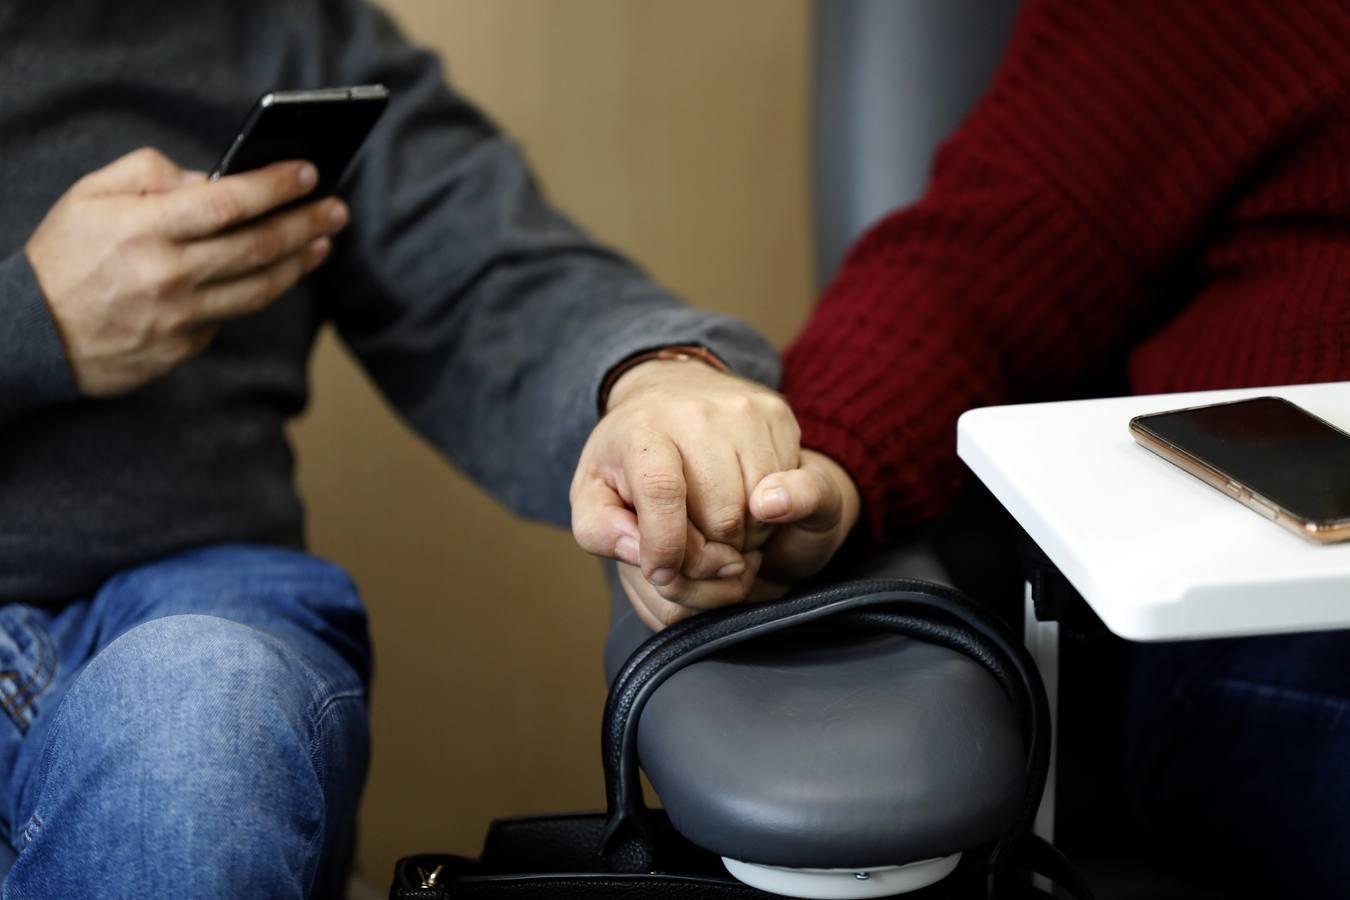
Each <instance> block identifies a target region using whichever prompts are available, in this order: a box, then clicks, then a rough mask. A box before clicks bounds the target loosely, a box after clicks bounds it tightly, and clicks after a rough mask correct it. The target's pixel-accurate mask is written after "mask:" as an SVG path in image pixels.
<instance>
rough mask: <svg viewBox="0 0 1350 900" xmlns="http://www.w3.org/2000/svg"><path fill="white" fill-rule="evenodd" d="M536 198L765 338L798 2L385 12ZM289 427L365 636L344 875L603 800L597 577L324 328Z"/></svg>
mask: <svg viewBox="0 0 1350 900" xmlns="http://www.w3.org/2000/svg"><path fill="white" fill-rule="evenodd" d="M387 5H388V6H389V7H390V8H391V9H392V10H393V11H394V12H395V14H396V15H397V17H398V18H399V19H400V20H401V21H402V22H403V23H404V25H405V27H406V29H407V30H408V32H409V33H410V34H411V36H412V37H413V38H414V39H415V40H417V41H418V42H421V43H425V44H429V45H431V46H433V47H435V48H436V49H437V50H439V51H440V52H441V53H442V55H443V57H444V58H445V59H447V60H448V63H449V67H450V74H451V77H452V79H453V80H454V81H455V82H456V83H457V84H458V86H459V87H460V88H461V89H463V90H464V91H465V92H466V93H468V94H469V95H470V96H471V97H473V98H475V99H476V100H477V101H478V102H480V103H481V104H482V105H483V106H485V107H486V108H487V109H488V110H489V111H490V112H491V113H492V115H493V116H494V117H495V118H496V120H497V121H498V122H499V123H501V124H502V125H503V126H504V127H505V128H506V129H507V130H508V131H510V132H511V133H512V134H514V135H515V136H516V137H517V138H518V139H519V140H520V142H521V143H522V144H523V145H524V147H525V148H526V149H527V151H528V154H529V156H530V158H531V160H532V162H533V163H534V165H535V166H536V169H537V171H538V173H539V174H540V176H541V177H542V181H543V183H544V185H545V187H546V189H547V191H548V192H549V194H550V196H551V197H552V198H553V199H554V200H555V201H556V202H557V203H558V204H559V205H560V206H562V207H563V208H564V209H566V210H568V211H569V212H570V213H571V214H572V215H573V216H574V217H575V218H576V219H577V220H579V221H580V222H581V223H582V224H583V225H585V226H586V227H587V228H588V229H590V230H591V232H592V233H594V234H595V235H597V236H598V237H599V238H601V239H603V240H605V241H607V242H609V243H611V244H614V245H617V246H618V247H620V248H622V249H623V250H625V251H626V252H628V253H629V254H631V255H632V256H634V257H635V258H636V259H637V260H638V261H639V262H641V263H642V264H643V265H644V266H645V267H646V268H647V269H648V271H649V272H651V273H653V275H654V276H655V277H656V278H657V279H658V280H660V281H662V282H663V283H665V284H667V285H668V286H670V287H673V288H674V289H676V290H677V291H679V292H680V293H682V294H683V295H684V296H686V297H688V298H689V299H690V300H691V301H692V302H694V303H696V304H697V305H700V306H705V307H709V308H714V309H719V310H727V311H731V312H733V313H734V314H737V315H739V316H741V317H743V318H745V319H747V320H749V321H751V322H753V323H754V324H755V325H757V326H758V327H759V328H761V329H762V330H763V331H764V332H766V333H767V334H768V335H769V336H770V337H771V338H773V339H774V340H775V341H777V342H779V343H780V344H781V343H782V342H783V341H784V340H785V339H786V338H788V337H789V336H790V335H791V333H792V332H793V331H794V329H795V328H796V327H797V326H798V325H799V324H800V322H801V321H802V319H803V318H804V316H805V313H806V310H807V307H808V305H809V303H810V299H811V294H810V285H811V271H810V264H809V258H810V253H809V229H808V212H809V211H808V192H807V189H806V176H807V164H806V149H805V136H806V127H807V121H806V116H807V109H806V100H805V97H806V83H807V68H806V66H807V39H808V35H807V22H808V17H807V11H806V4H805V0H736V2H726V0H682V2H678V3H668V2H657V0H390V2H389V3H388V4H387ZM314 382H315V389H316V400H315V404H314V407H313V409H312V411H311V413H310V414H309V415H308V416H307V417H306V418H305V419H304V420H303V421H302V422H301V423H300V424H299V425H298V426H297V428H296V429H295V440H296V443H297V445H298V450H299V459H300V482H301V487H302V490H303V492H304V494H305V497H306V500H307V502H308V505H309V529H310V537H311V542H312V546H313V548H314V549H315V550H316V551H317V552H319V553H321V554H323V555H326V556H329V557H331V558H333V559H336V560H338V561H339V562H341V563H343V564H344V565H346V566H347V567H348V568H349V569H350V570H351V571H352V572H353V574H354V575H355V576H356V579H357V581H358V582H359V583H360V584H361V586H362V589H363V591H364V594H365V597H366V601H367V604H368V605H369V608H370V611H371V616H372V620H373V628H374V633H375V645H376V654H377V673H376V684H375V698H374V710H373V719H374V731H375V740H376V746H375V760H374V768H373V771H372V773H371V778H370V782H369V785H368V787H367V793H366V802H365V807H364V810H363V814H362V839H361V859H360V863H361V866H362V869H363V870H364V871H365V872H366V873H367V876H368V877H369V878H370V880H371V881H373V882H375V883H376V884H378V885H380V886H383V884H384V883H385V879H386V878H387V877H388V873H389V871H390V866H391V865H392V862H393V860H394V859H395V858H396V857H397V856H399V855H402V854H406V853H410V852H414V851H418V850H428V849H438V850H452V851H456V852H461V853H469V854H476V853H477V852H478V850H479V842H480V840H481V837H482V834H483V831H484V829H485V828H486V825H487V822H488V820H489V819H490V818H492V817H494V816H499V815H507V814H512V813H526V812H542V811H548V810H567V809H583V808H599V807H600V806H601V805H602V804H603V795H602V791H601V779H600V766H599V753H598V743H599V742H598V734H599V724H598V723H599V715H600V708H601V705H602V703H603V700H604V685H603V682H602V675H601V668H600V653H601V646H602V642H603V637H604V631H605V619H606V606H607V601H606V597H605V594H604V586H603V582H602V579H601V576H600V574H599V568H598V566H597V564H596V563H595V562H594V561H593V560H591V559H590V558H588V557H586V556H584V555H583V554H582V553H581V552H580V551H578V550H577V549H576V548H575V546H574V545H573V544H572V543H571V539H570V536H569V535H567V534H566V533H564V532H560V531H557V530H553V529H549V528H545V527H542V526H539V525H534V524H526V523H522V522H519V521H516V520H513V519H512V518H511V517H510V516H508V515H507V514H506V513H504V512H502V511H501V510H500V509H498V508H497V507H496V506H494V505H493V503H492V502H491V500H490V499H489V498H487V497H486V496H485V495H483V494H482V492H481V491H479V490H478V489H477V488H475V487H473V486H472V485H471V484H469V483H468V482H466V481H465V480H464V479H463V478H461V477H460V476H458V475H457V474H455V473H453V472H452V471H451V470H450V469H449V468H448V467H447V466H445V465H444V464H443V463H442V462H441V461H440V460H439V459H438V458H437V457H436V456H435V455H434V454H433V453H432V451H431V450H429V449H428V448H427V446H426V445H425V444H423V443H421V442H420V441H419V440H418V439H417V438H416V437H415V436H413V435H411V434H410V433H409V432H408V431H407V430H406V429H405V428H404V427H403V426H402V425H401V424H399V423H398V422H397V421H396V420H395V419H394V418H393V416H392V415H391V414H390V413H389V412H388V411H387V410H386V409H385V408H384V407H383V405H382V403H381V402H380V401H379V400H378V399H377V398H376V397H375V396H374V394H373V393H372V392H371V390H370V389H369V387H368V386H367V384H366V383H365V381H364V379H363V377H362V376H361V375H360V374H359V373H358V372H357V371H356V370H355V369H354V368H353V367H352V366H351V365H350V363H349V362H348V360H347V358H346V356H345V354H343V353H342V351H341V350H339V349H338V347H337V345H336V344H335V343H334V342H333V341H331V339H328V338H325V340H324V341H323V343H322V346H321V349H320V352H319V354H318V358H317V360H316V362H315V367H314Z"/></svg>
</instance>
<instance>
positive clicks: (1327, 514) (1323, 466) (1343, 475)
mask: <svg viewBox="0 0 1350 900" xmlns="http://www.w3.org/2000/svg"><path fill="white" fill-rule="evenodd" d="M1130 434H1131V435H1132V436H1133V437H1134V439H1135V440H1136V441H1138V442H1139V443H1140V444H1141V445H1143V446H1144V447H1147V448H1148V449H1149V450H1152V451H1153V452H1154V453H1157V454H1158V455H1159V456H1161V457H1163V458H1164V459H1166V460H1168V461H1169V462H1171V463H1174V464H1176V465H1177V466H1179V467H1180V468H1182V469H1184V470H1185V471H1187V472H1189V473H1190V474H1192V475H1194V476H1196V477H1197V478H1199V479H1200V480H1202V481H1204V482H1205V483H1206V484H1208V485H1210V486H1211V487H1214V488H1216V489H1218V490H1220V491H1222V492H1223V493H1225V494H1227V495H1228V496H1229V497H1232V498H1233V499H1234V500H1237V501H1238V502H1239V503H1242V504H1243V505H1245V506H1247V507H1248V508H1249V509H1252V510H1254V511H1255V512H1257V513H1259V514H1260V515H1262V516H1264V517H1265V518H1267V519H1270V520H1271V521H1273V522H1276V523H1277V524H1279V525H1282V526H1284V527H1285V528H1287V529H1289V530H1290V531H1292V532H1294V533H1295V534H1297V535H1299V536H1300V537H1302V538H1306V539H1307V540H1311V541H1316V542H1318V543H1332V542H1335V541H1343V540H1346V539H1350V434H1346V433H1345V432H1344V431H1341V430H1340V429H1339V428H1336V427H1335V426H1334V425H1331V424H1330V423H1328V422H1324V421H1323V420H1321V419H1319V418H1318V417H1317V416H1314V415H1313V414H1312V413H1310V412H1308V411H1306V410H1304V409H1302V408H1300V407H1298V406H1296V405H1294V404H1293V403H1290V402H1289V401H1288V400H1284V399H1282V398H1280V397H1258V398H1255V399H1252V400H1240V401H1237V402H1234V403H1219V404H1215V405H1212V406H1197V407H1193V408H1191V409H1180V410H1173V411H1170V412H1162V413H1155V414H1153V415H1146V416H1137V417H1135V418H1134V419H1132V420H1130Z"/></svg>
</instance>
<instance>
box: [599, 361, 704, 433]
mask: <svg viewBox="0 0 1350 900" xmlns="http://www.w3.org/2000/svg"><path fill="white" fill-rule="evenodd" d="M690 368H695V369H712V370H713V371H716V372H719V373H722V374H729V373H730V369H729V368H728V367H727V365H726V363H724V362H722V360H720V359H718V358H717V357H716V356H715V355H713V353H711V352H710V351H708V350H705V349H704V348H702V347H698V346H694V345H686V346H675V347H662V348H659V349H656V350H651V351H648V352H645V353H638V354H636V355H634V356H630V357H628V358H627V359H625V360H624V361H623V362H621V363H619V364H618V365H617V366H615V367H614V368H613V369H610V371H609V373H608V374H607V375H606V376H605V380H604V383H603V384H602V385H601V386H600V398H599V400H600V414H601V415H602V416H603V415H604V414H605V413H606V412H608V411H609V410H611V409H613V408H614V407H615V406H617V405H618V404H619V403H622V402H623V401H624V400H625V399H626V398H627V397H628V396H630V395H631V394H632V393H634V391H635V390H637V389H639V388H640V387H641V386H642V385H643V384H646V383H650V382H651V381H652V380H653V379H654V378H655V379H658V380H659V378H660V377H661V373H679V372H683V371H688V370H689V369H690Z"/></svg>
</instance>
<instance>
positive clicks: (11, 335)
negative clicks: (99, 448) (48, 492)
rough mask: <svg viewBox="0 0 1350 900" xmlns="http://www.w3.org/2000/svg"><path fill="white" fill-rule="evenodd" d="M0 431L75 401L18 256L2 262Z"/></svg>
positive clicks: (52, 331)
mask: <svg viewBox="0 0 1350 900" xmlns="http://www.w3.org/2000/svg"><path fill="white" fill-rule="evenodd" d="M0 306H3V307H4V310H5V318H6V322H5V325H4V327H3V328H0V427H4V426H6V425H8V424H9V423H10V422H12V421H13V420H14V419H16V418H18V417H20V416H22V415H25V414H27V413H30V412H34V411H36V410H39V409H42V408H44V407H47V406H51V405H53V404H56V403H61V402H63V401H66V400H70V399H73V398H74V397H75V395H76V392H75V384H74V381H73V379H72V378H71V373H70V366H69V365H68V364H67V363H66V356H65V351H64V350H63V348H62V345H61V338H60V336H59V335H58V333H57V330H56V325H55V324H54V323H53V321H52V317H51V312H50V311H49V310H48V308H47V304H46V301H45V300H43V298H42V291H41V289H40V288H39V287H38V283H37V279H36V277H35V276H34V275H33V269H32V267H31V266H30V265H29V263H28V257H27V256H26V255H25V254H24V252H23V251H22V250H20V251H17V252H16V253H14V254H13V255H12V256H9V257H7V258H5V259H2V260H0Z"/></svg>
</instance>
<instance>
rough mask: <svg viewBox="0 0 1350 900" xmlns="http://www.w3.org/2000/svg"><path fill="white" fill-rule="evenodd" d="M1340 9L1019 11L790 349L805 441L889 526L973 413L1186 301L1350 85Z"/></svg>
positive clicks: (1022, 395)
mask: <svg viewBox="0 0 1350 900" xmlns="http://www.w3.org/2000/svg"><path fill="white" fill-rule="evenodd" d="M1345 19H1346V14H1345V10H1344V7H1343V6H1336V5H1335V4H1330V3H1311V4H1298V5H1296V8H1284V7H1281V8H1280V10H1278V11H1277V10H1275V9H1274V8H1273V7H1271V6H1269V5H1268V4H1263V3H1261V2H1244V3H1226V2H1225V3H1220V2H1214V3H1186V4H1176V3H1170V2H1161V0H1158V2H1141V3H1131V4H1120V3H1116V2H1112V0H1072V2H1059V0H1037V2H1032V3H1029V4H1028V5H1027V6H1026V7H1025V8H1024V10H1023V11H1022V13H1021V15H1020V18H1019V20H1018V23H1017V26H1016V28H1015V30H1014V34H1013V37H1012V39H1011V43H1010V45H1009V47H1008V50H1007V52H1006V55H1005V58H1004V61H1003V63H1002V65H1001V67H1000V69H999V72H998V74H997V75H996V78H995V80H994V83H993V85H992V86H991V88H990V90H989V92H988V93H987V95H986V96H985V97H984V98H983V99H982V101H981V103H980V104H979V105H978V106H977V108H976V109H975V110H974V112H973V113H972V114H971V116H970V117H969V119H968V120H967V121H966V122H965V123H964V124H963V126H962V127H961V129H960V130H959V131H958V132H957V134H956V135H955V136H954V137H953V138H952V139H951V141H950V142H949V143H948V144H947V145H945V147H944V148H943V149H942V151H941V153H940V155H939V158H938V160H937V164H936V167H935V171H934V175H933V179H932V182H931V184H930V187H929V189H928V191H927V193H926V194H925V195H924V197H923V198H922V199H921V200H920V202H919V203H918V204H917V205H915V206H913V207H911V208H909V209H905V210H901V211H899V212H896V213H894V214H893V215H891V216H889V217H887V218H886V219H884V220H883V221H882V222H880V223H879V224H878V225H877V226H875V227H874V228H873V229H872V230H871V231H870V232H869V233H868V234H867V235H866V236H865V237H864V238H863V239H862V240H861V241H860V242H859V243H858V244H857V245H856V247H855V248H854V249H853V251H852V252H851V254H850V256H849V258H848V259H847V260H846V261H845V263H844V265H843V266H842V267H841V269H840V271H839V272H838V274H837V275H836V277H835V279H834V281H833V283H832V284H831V285H830V287H829V289H828V290H827V292H826V294H825V296H824V298H823V299H822V301H821V304H820V306H819V308H818V309H817V310H816V312H815V314H814V315H813V317H812V319H811V321H810V323H809V324H808V325H807V327H806V329H805V330H804V331H803V333H802V334H801V336H800V337H799V338H798V339H797V341H796V343H795V344H794V345H793V346H792V347H791V348H790V349H789V351H788V353H787V355H786V359H785V378H784V391H785V393H786V394H787V396H788V398H789V400H790V402H791V403H792V404H793V407H794V409H795V410H796V412H797V414H798V417H799V420H800V422H801V425H802V431H803V445H804V446H807V447H815V448H817V449H820V450H822V451H824V452H825V453H827V454H828V455H830V456H831V457H833V458H834V459H836V460H838V461H839V462H840V463H842V464H843V466H844V467H845V469H847V470H848V472H849V473H850V475H852V477H853V479H854V480H855V481H856V482H857V483H858V485H859V488H860V490H861V493H862V496H863V505H864V518H865V521H866V522H867V523H868V526H869V528H870V530H871V532H872V535H873V537H874V538H875V539H876V540H885V539H887V538H888V537H890V536H892V535H893V534H894V533H895V532H896V531H897V529H899V528H901V527H902V526H903V525H905V524H907V523H911V522H915V521H918V520H920V519H922V518H924V517H927V516H930V515H932V514H934V513H935V512H937V511H938V510H940V509H941V508H942V506H943V505H944V504H945V502H946V501H947V499H948V498H949V497H950V496H951V495H952V493H953V492H954V490H955V487H956V485H957V484H958V481H959V479H960V474H961V467H960V463H959V462H958V460H957V458H956V455H955V452H954V451H955V434H956V429H955V425H956V419H957V417H958V416H959V415H960V414H961V412H963V411H964V410H966V409H969V408H971V407H975V406H981V405H986V404H992V403H1001V402H1009V401H1012V400H1025V399H1034V398H1037V397H1050V396H1054V395H1057V394H1060V395H1062V394H1063V393H1065V392H1067V391H1069V390H1071V389H1072V387H1073V386H1074V385H1076V384H1079V383H1081V382H1083V381H1084V380H1085V379H1087V378H1088V377H1089V376H1091V375H1093V374H1096V373H1099V372H1101V371H1103V370H1105V369H1107V368H1108V367H1110V366H1114V365H1118V364H1119V361H1120V358H1121V357H1122V355H1123V354H1124V352H1125V350H1126V349H1127V348H1128V347H1129V346H1130V345H1131V344H1133V343H1135V342H1137V341H1138V340H1139V338H1140V337H1141V336H1143V335H1144V334H1146V333H1147V332H1148V331H1149V330H1151V329H1153V328H1156V327H1157V326H1158V325H1160V324H1161V323H1162V322H1164V321H1165V320H1166V319H1167V318H1168V317H1169V316H1170V315H1171V314H1172V313H1173V312H1175V304H1174V303H1172V302H1171V301H1169V299H1168V298H1167V297H1166V295H1165V292H1164V291H1162V290H1160V289H1159V287H1158V281H1159V280H1160V279H1162V278H1163V277H1164V276H1166V275H1169V274H1171V273H1174V272H1176V271H1179V270H1182V269H1184V267H1185V266H1186V264H1187V263H1188V261H1189V260H1190V259H1191V258H1192V254H1194V253H1195V252H1196V248H1197V247H1198V246H1199V245H1202V244H1204V243H1205V242H1206V241H1208V240H1209V239H1210V238H1211V236H1212V234H1213V233H1214V230H1215V229H1216V228H1218V227H1220V226H1221V225H1222V224H1223V220H1224V217H1225V215H1226V214H1227V212H1228V210H1229V204H1230V203H1231V202H1232V200H1233V197H1234V195H1235V193H1236V192H1238V191H1239V190H1240V189H1241V188H1243V187H1244V186H1247V185H1250V184H1251V183H1253V182H1254V181H1256V180H1258V179H1260V178H1261V177H1263V175H1265V173H1266V172H1267V170H1268V169H1269V167H1270V166H1271V164H1272V160H1274V159H1276V158H1278V155H1279V154H1280V153H1281V152H1282V151H1283V149H1284V148H1285V147H1286V146H1287V144H1288V142H1289V141H1290V140H1291V139H1293V138H1294V137H1295V136H1297V135H1299V134H1300V132H1301V130H1303V129H1304V128H1306V127H1307V126H1308V125H1309V124H1310V123H1312V122H1314V121H1316V119H1317V117H1318V116H1321V115H1325V114H1326V112H1327V110H1328V106H1329V104H1330V103H1331V102H1332V101H1333V99H1334V98H1335V97H1337V96H1343V95H1344V85H1345V84H1346V81H1347V72H1346V63H1345V54H1344V53H1343V52H1340V53H1333V52H1331V51H1330V50H1327V49H1325V48H1322V47H1321V45H1322V44H1323V43H1324V42H1326V41H1327V40H1328V39H1329V35H1331V34H1334V33H1340V34H1342V35H1344V34H1345V33H1346V22H1345ZM1188 274H1189V270H1188ZM1207 277H1209V278H1212V279H1213V281H1212V284H1213V285H1218V284H1219V283H1220V282H1221V281H1222V275H1221V274H1216V273H1212V272H1211V273H1209V274H1208V276H1207ZM1267 299H1270V298H1267ZM1216 318H1217V317H1216Z"/></svg>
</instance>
